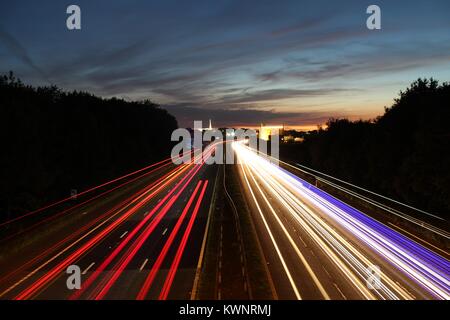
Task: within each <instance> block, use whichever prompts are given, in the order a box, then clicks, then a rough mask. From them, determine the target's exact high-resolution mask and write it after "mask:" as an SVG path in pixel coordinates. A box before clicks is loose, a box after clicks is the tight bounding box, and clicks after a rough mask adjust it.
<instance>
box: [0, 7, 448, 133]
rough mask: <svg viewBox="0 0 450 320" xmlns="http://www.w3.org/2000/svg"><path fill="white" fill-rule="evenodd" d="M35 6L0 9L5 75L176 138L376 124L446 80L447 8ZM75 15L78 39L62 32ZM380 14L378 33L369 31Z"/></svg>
mask: <svg viewBox="0 0 450 320" xmlns="http://www.w3.org/2000/svg"><path fill="white" fill-rule="evenodd" d="M416 2H417V3H415V2H414V1H365V0H355V1H346V0H342V1H321V0H314V1H300V0H296V1H286V0H282V1H275V0H272V1H264V0H257V1H250V0H237V1H231V0H205V1H194V0H190V1H186V0H177V1H174V0H160V1H148V0H147V1H144V0H141V1H138V0H122V1H113V0H95V1H93V0H89V1H85V0H71V1H62V0H53V1H50V0H40V1H31V0H30V1H22V0H15V1H2V2H1V3H0V73H5V72H7V71H9V70H13V71H14V72H15V73H16V74H17V75H18V76H19V77H20V78H21V79H22V80H23V81H24V82H26V83H30V84H35V85H46V84H50V83H51V84H56V85H58V86H59V87H62V88H63V89H66V90H72V89H77V90H87V91H90V92H92V93H95V94H98V95H101V96H104V97H111V96H118V97H122V98H125V99H144V98H149V99H151V100H153V101H154V102H157V103H160V104H162V105H163V106H164V107H165V108H167V109H168V110H169V111H170V112H171V113H172V114H174V115H175V116H176V117H177V119H178V121H179V124H180V125H181V126H192V121H193V120H204V121H206V120H207V119H208V118H212V119H213V124H214V125H217V126H225V125H229V126H231V125H256V124H259V123H260V122H265V123H270V124H281V123H283V124H285V125H289V126H301V127H303V126H304V127H308V126H316V125H317V124H322V123H324V122H326V120H327V119H328V118H329V117H348V118H350V119H359V118H363V119H367V118H372V117H375V116H376V115H379V114H382V113H383V107H384V106H388V105H390V104H391V103H392V100H393V98H394V97H396V96H397V94H398V92H399V90H402V89H404V88H405V87H406V86H408V85H409V83H410V82H412V81H413V80H415V79H417V78H418V77H430V76H433V77H435V78H436V79H438V80H440V81H441V82H442V81H449V80H450V1H448V0H441V1H416ZM70 4H77V5H79V6H80V7H81V15H82V18H81V19H82V21H81V23H82V30H79V31H69V30H68V29H67V28H66V18H67V14H66V8H67V6H68V5H70ZM370 4H377V5H379V6H380V7H381V19H382V22H381V23H382V30H374V31H371V30H368V29H367V28H366V19H367V17H368V15H367V14H366V12H365V11H366V8H367V6H368V5H370Z"/></svg>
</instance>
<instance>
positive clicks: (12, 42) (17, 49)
mask: <svg viewBox="0 0 450 320" xmlns="http://www.w3.org/2000/svg"><path fill="white" fill-rule="evenodd" d="M0 42H2V43H3V44H4V45H5V47H6V48H7V49H8V50H9V51H10V52H11V53H12V54H13V55H14V56H15V57H16V58H17V59H19V60H20V61H21V62H22V63H23V64H25V65H26V66H27V67H29V68H30V69H31V70H33V71H35V72H36V73H37V74H38V75H39V76H40V77H41V78H42V79H44V80H45V81H46V82H47V83H48V84H50V83H51V82H50V80H49V79H48V76H47V75H46V73H45V72H44V71H43V70H42V69H41V68H40V67H38V66H37V65H36V64H35V63H34V61H33V59H31V57H30V55H29V54H28V51H27V50H26V49H25V48H24V47H23V46H22V45H21V44H20V42H19V41H18V40H17V39H16V38H15V37H14V36H13V35H11V34H10V33H9V32H7V31H6V30H5V29H4V28H3V27H2V26H0Z"/></svg>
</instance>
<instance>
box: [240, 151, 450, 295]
mask: <svg viewBox="0 0 450 320" xmlns="http://www.w3.org/2000/svg"><path fill="white" fill-rule="evenodd" d="M232 147H233V149H234V151H235V152H236V154H237V158H238V161H239V164H238V166H239V168H240V170H239V176H240V180H241V185H242V188H243V193H244V194H245V195H246V198H247V202H248V204H249V206H250V207H251V211H252V218H253V220H254V223H255V226H256V229H257V234H258V237H259V239H260V242H261V243H262V246H263V251H264V256H265V259H266V261H267V264H268V266H269V273H270V276H271V278H272V279H273V283H274V284H275V290H276V292H277V294H278V297H279V298H280V299H408V300H409V299H446V300H448V299H449V298H450V263H449V260H448V258H444V257H443V256H441V255H439V254H438V253H436V252H433V251H431V250H429V249H427V248H425V247H423V246H421V245H419V244H418V243H416V242H414V241H412V240H411V239H409V238H407V237H405V236H404V235H402V234H400V233H397V232H396V231H395V230H393V229H391V228H389V227H388V226H386V225H384V224H382V223H380V222H378V221H375V220H374V219H372V218H370V217H368V216H367V215H365V214H363V213H361V212H359V211H357V210H356V209H354V208H352V207H350V206H348V205H346V204H345V203H343V202H341V201H339V200H337V199H336V198H333V197H332V196H330V195H329V194H327V193H325V192H323V191H322V190H320V189H318V188H316V187H315V186H313V185H310V184H309V183H307V182H306V181H303V180H301V179H300V178H298V177H297V176H295V175H293V174H292V173H290V172H288V171H286V170H284V169H282V168H280V167H279V166H277V165H275V164H274V163H271V161H270V159H266V158H263V157H261V156H260V155H258V154H257V153H256V152H254V151H253V150H251V149H249V148H248V147H247V146H246V145H245V143H243V142H233V146H232ZM447 257H448V255H447ZM378 276H379V277H378Z"/></svg>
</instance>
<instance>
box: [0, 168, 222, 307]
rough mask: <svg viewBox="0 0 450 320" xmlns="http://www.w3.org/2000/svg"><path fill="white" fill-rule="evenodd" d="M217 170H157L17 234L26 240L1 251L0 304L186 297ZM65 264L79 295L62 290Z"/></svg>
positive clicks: (65, 277)
mask: <svg viewBox="0 0 450 320" xmlns="http://www.w3.org/2000/svg"><path fill="white" fill-rule="evenodd" d="M216 170H217V166H215V165H203V166H202V165H181V166H174V165H172V164H170V165H167V166H162V167H161V168H159V167H158V168H156V169H155V170H154V172H152V173H151V174H150V175H146V176H143V177H142V178H139V179H137V180H136V181H134V182H132V183H130V184H128V185H127V186H125V187H122V188H119V189H117V190H114V191H113V192H111V193H109V194H108V195H107V196H104V197H100V198H98V199H95V200H94V201H92V202H90V203H88V204H86V205H84V206H81V207H78V208H76V209H74V210H69V211H67V212H65V213H64V214H63V215H61V216H60V217H58V218H57V219H54V220H52V221H51V222H49V223H48V224H46V225H45V226H44V227H42V226H39V227H36V228H33V229H31V230H30V231H28V232H27V233H25V234H22V235H20V236H21V237H22V238H25V239H32V241H29V243H27V242H26V240H23V239H22V242H23V241H25V244H26V245H23V246H21V247H20V249H18V250H11V252H9V251H8V250H7V249H6V250H5V249H2V250H4V252H2V259H1V265H0V270H2V271H1V274H0V295H1V297H0V298H1V299H136V298H139V299H187V298H189V297H190V293H191V290H192V285H193V283H194V277H195V275H196V268H197V263H198V258H199V253H200V249H201V245H202V240H203V237H204V232H205V224H206V218H207V214H208V210H209V199H210V198H211V193H212V186H213V185H214V179H215V177H216ZM14 240H15V239H14V238H13V239H9V240H6V241H14ZM169 240H170V241H169ZM16 242H17V241H16ZM5 247H6V248H7V243H3V248H5ZM69 265H76V266H78V267H79V268H80V271H81V290H70V289H69V288H68V286H67V284H66V282H67V279H68V277H69V276H70V274H67V273H66V270H67V267H68V266H69Z"/></svg>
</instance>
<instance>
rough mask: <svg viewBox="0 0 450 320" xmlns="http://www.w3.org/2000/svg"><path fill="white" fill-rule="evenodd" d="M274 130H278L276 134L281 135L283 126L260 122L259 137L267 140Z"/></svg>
mask: <svg viewBox="0 0 450 320" xmlns="http://www.w3.org/2000/svg"><path fill="white" fill-rule="evenodd" d="M274 131H278V135H280V136H283V134H284V126H265V125H264V124H261V126H260V128H259V139H261V140H266V141H268V140H269V139H270V135H271V134H272V133H273V132H274Z"/></svg>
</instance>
